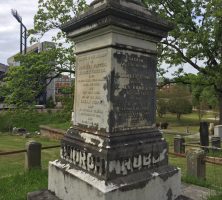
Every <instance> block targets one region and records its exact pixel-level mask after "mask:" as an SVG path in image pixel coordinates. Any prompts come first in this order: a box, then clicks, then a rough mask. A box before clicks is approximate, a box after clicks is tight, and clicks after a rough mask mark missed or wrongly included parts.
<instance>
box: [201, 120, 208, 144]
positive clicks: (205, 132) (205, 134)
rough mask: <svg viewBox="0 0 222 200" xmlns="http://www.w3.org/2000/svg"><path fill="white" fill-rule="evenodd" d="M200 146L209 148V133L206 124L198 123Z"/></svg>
mask: <svg viewBox="0 0 222 200" xmlns="http://www.w3.org/2000/svg"><path fill="white" fill-rule="evenodd" d="M200 145H201V146H209V131H208V123H207V122H200Z"/></svg>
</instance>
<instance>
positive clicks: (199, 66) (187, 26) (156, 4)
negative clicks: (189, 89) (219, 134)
mask: <svg viewBox="0 0 222 200" xmlns="http://www.w3.org/2000/svg"><path fill="white" fill-rule="evenodd" d="M144 2H145V3H146V4H147V6H148V8H149V9H151V10H153V11H155V12H157V13H158V14H159V15H161V16H162V17H164V18H165V19H167V20H168V21H170V22H172V23H173V24H174V29H173V30H172V31H170V32H169V35H168V37H167V38H166V39H163V40H162V42H161V45H160V49H161V50H162V55H161V58H160V60H159V61H160V63H163V62H164V63H167V64H169V66H170V67H176V68H177V69H178V70H177V71H176V72H175V74H174V75H175V77H177V76H185V77H186V76H187V74H186V73H185V72H184V67H185V66H186V67H190V68H192V69H193V70H192V71H196V72H198V73H199V74H200V75H201V76H202V77H204V80H205V83H206V85H208V86H212V87H213V89H214V91H215V92H216V94H217V96H218V97H219V98H220V101H221V102H222V78H221V77H222V76H221V75H222V1H221V0H209V1H207V0H195V1H193V0H169V1H162V0H144ZM177 81H179V80H178V79H177ZM186 82H187V83H189V80H188V81H186ZM220 113H221V117H220V118H221V120H222V103H221V106H220Z"/></svg>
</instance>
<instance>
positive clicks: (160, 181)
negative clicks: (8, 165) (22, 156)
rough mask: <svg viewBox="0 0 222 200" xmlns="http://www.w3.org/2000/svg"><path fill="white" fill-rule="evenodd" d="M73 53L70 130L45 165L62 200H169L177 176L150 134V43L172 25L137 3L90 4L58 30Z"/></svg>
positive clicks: (108, 0) (153, 49) (158, 139)
mask: <svg viewBox="0 0 222 200" xmlns="http://www.w3.org/2000/svg"><path fill="white" fill-rule="evenodd" d="M62 29H63V31H65V32H66V33H67V35H68V37H69V38H71V39H72V40H73V41H74V42H75V47H76V77H75V101H74V114H73V127H72V128H70V129H69V130H68V131H67V134H66V135H65V136H64V138H63V140H62V142H61V144H62V147H61V158H60V159H59V160H57V161H54V162H51V163H50V164H49V190H50V191H52V192H55V194H56V196H58V197H59V198H61V199H66V200H72V199H73V200H79V199H84V200H87V199H95V200H103V199H104V200H105V199H118V200H126V199H127V200H135V199H139V200H145V199H146V200H148V199H150V200H151V199H152V200H171V199H172V200H173V199H176V198H177V197H178V196H179V194H180V172H179V170H178V169H177V168H175V167H173V166H169V165H168V157H167V144H166V141H165V140H164V138H163V137H162V135H161V133H160V131H159V130H158V129H157V128H155V113H156V105H155V104H156V97H155V90H156V63H157V58H156V57H157V43H158V42H159V41H160V40H161V39H162V38H163V37H166V36H167V32H168V31H169V30H171V29H172V25H170V24H169V23H168V22H166V21H164V20H162V19H160V18H159V17H157V16H155V15H153V14H151V12H149V11H148V10H147V9H146V8H145V7H143V6H142V4H141V2H140V1H136V0H131V1H124V0H104V1H94V2H93V3H92V4H91V6H90V7H89V9H88V10H87V11H86V12H84V13H82V14H80V15H79V16H78V17H76V18H74V19H73V20H71V21H70V22H68V23H67V24H64V25H63V26H62Z"/></svg>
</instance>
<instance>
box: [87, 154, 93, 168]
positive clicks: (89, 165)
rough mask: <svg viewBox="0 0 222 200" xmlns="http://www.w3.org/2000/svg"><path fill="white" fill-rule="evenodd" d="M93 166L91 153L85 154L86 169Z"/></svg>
mask: <svg viewBox="0 0 222 200" xmlns="http://www.w3.org/2000/svg"><path fill="white" fill-rule="evenodd" d="M94 167H95V161H94V157H93V156H92V154H91V153H88V155H87V168H88V170H93V169H94Z"/></svg>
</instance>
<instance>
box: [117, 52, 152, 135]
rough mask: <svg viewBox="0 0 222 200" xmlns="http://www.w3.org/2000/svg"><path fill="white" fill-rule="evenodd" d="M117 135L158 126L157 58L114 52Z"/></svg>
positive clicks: (134, 53)
mask: <svg viewBox="0 0 222 200" xmlns="http://www.w3.org/2000/svg"><path fill="white" fill-rule="evenodd" d="M113 58H114V62H115V64H114V66H115V78H114V84H113V87H114V88H113V91H114V94H113V131H114V132H115V131H120V130H127V129H138V128H146V127H148V126H152V125H153V124H154V123H155V89H156V88H155V87H156V58H155V57H154V56H151V55H147V54H142V53H136V52H133V51H121V50H118V51H114V52H113Z"/></svg>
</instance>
